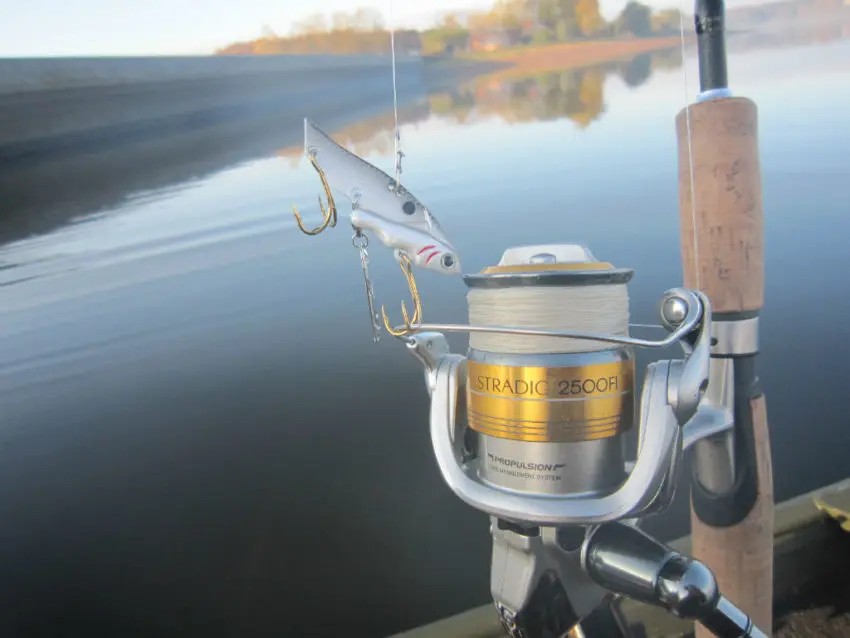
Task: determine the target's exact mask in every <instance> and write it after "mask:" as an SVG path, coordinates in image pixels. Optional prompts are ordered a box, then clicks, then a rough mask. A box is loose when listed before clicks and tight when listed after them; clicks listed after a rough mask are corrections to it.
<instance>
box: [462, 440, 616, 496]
mask: <svg viewBox="0 0 850 638" xmlns="http://www.w3.org/2000/svg"><path fill="white" fill-rule="evenodd" d="M478 453H479V454H478V455H479V461H478V466H477V469H478V476H479V478H481V480H482V481H484V482H486V483H487V484H489V485H492V486H493V487H495V488H501V489H507V490H516V491H518V492H527V493H533V494H585V495H587V496H591V495H593V494H598V495H601V494H605V493H607V492H610V491H612V490H613V489H616V488H617V486H619V485H620V484H621V483H622V482H623V480H624V479H625V478H626V474H625V459H624V454H623V437H621V436H614V437H610V438H607V439H598V440H595V441H579V442H574V443H536V442H527V441H513V440H510V439H500V438H497V437H494V436H488V435H484V434H478Z"/></svg>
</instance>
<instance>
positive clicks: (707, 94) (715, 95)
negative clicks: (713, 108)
mask: <svg viewBox="0 0 850 638" xmlns="http://www.w3.org/2000/svg"><path fill="white" fill-rule="evenodd" d="M725 97H732V91H731V90H730V89H728V88H723V89H708V90H706V91H703V92H702V93H700V94H699V95H697V99H696V101H697V102H707V101H708V100H719V99H722V98H725Z"/></svg>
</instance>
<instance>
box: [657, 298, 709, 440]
mask: <svg viewBox="0 0 850 638" xmlns="http://www.w3.org/2000/svg"><path fill="white" fill-rule="evenodd" d="M667 294H668V295H669V294H670V293H667ZM677 294H678V293H677ZM691 294H693V295H694V297H695V298H697V299H698V300H699V304H700V306H701V307H702V309H703V313H702V317H701V326H700V330H699V332H698V333H697V335H696V338H695V339H694V341H693V343H690V342H688V341H686V340H682V341H680V342H679V343H680V345H681V346H682V349H683V350H684V351H685V355H686V358H685V360H684V361H679V362H673V363H672V364H671V368H672V370H673V371H674V372H673V376H674V378H673V379H672V382H671V383H670V384H669V385H668V401H669V403H670V406H671V407H672V408H673V411H674V412H675V413H676V417H677V418H678V420H679V423H682V424H684V423H686V422H687V421H688V420H690V418H691V417H692V416H693V415H694V414H695V413H696V411H697V407H698V406H699V403H700V401H701V400H702V396H703V394H704V393H705V390H706V388H707V386H708V373H709V366H710V361H711V356H710V347H711V338H710V335H711V324H712V321H711V302H710V301H709V300H708V297H706V296H705V295H704V294H702V293H701V292H693V293H691ZM679 296H680V297H681V296H682V295H679ZM689 332H692V331H689ZM688 355H689V356H688Z"/></svg>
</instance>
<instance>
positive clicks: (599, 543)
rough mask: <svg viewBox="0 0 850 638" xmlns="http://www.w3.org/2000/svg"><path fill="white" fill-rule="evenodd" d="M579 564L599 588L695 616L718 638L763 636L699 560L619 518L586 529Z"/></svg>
mask: <svg viewBox="0 0 850 638" xmlns="http://www.w3.org/2000/svg"><path fill="white" fill-rule="evenodd" d="M582 567H583V568H584V571H585V572H586V573H587V574H588V575H589V576H590V577H591V578H592V579H593V580H594V581H595V582H596V583H597V584H599V585H600V586H601V587H604V588H605V589H607V590H608V591H610V592H613V593H616V594H621V595H623V596H627V597H629V598H633V599H635V600H637V601H640V602H642V603H646V604H649V605H655V606H658V607H662V608H664V609H666V610H667V611H669V612H671V613H673V614H674V615H676V616H678V617H679V618H685V619H688V620H695V621H697V622H699V623H700V624H702V625H703V627H705V628H706V629H708V630H709V631H710V632H712V633H713V634H714V635H715V636H718V638H767V634H765V633H764V632H762V631H761V630H760V629H759V628H758V627H756V626H755V625H754V624H753V621H752V619H751V618H750V617H749V616H748V615H747V614H746V613H744V612H743V611H742V610H741V609H739V608H738V607H737V606H736V605H734V604H733V603H732V602H731V601H730V600H729V599H728V598H726V597H725V596H724V595H723V594H722V593H721V592H720V589H719V586H718V584H717V579H716V578H715V576H714V574H713V573H712V571H711V570H710V569H709V568H708V567H707V566H706V565H705V564H704V563H701V562H699V561H697V560H694V559H692V558H690V557H688V556H685V555H684V554H680V553H679V552H676V551H675V550H673V549H671V548H670V547H668V546H667V545H664V544H663V543H661V542H659V541H657V540H655V539H654V538H652V537H651V536H649V535H648V534H647V533H646V532H643V531H642V530H639V529H637V528H636V527H633V526H630V525H625V524H622V523H612V524H607V525H602V526H600V527H598V528H596V529H595V530H592V531H591V532H589V534H588V535H587V537H586V539H585V543H584V546H583V547H582Z"/></svg>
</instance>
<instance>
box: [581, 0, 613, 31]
mask: <svg viewBox="0 0 850 638" xmlns="http://www.w3.org/2000/svg"><path fill="white" fill-rule="evenodd" d="M575 15H576V22H577V24H578V28H579V30H580V31H581V34H582V35H583V36H585V37H591V36H594V35H596V34H598V33H599V32H601V31H602V30H603V29H604V28H605V27H606V23H605V19H604V18H603V17H602V14H601V13H600V12H599V0H578V2H577V3H576V5H575Z"/></svg>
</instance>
